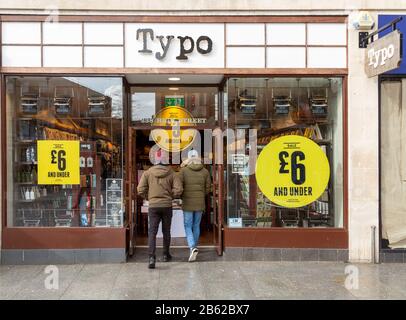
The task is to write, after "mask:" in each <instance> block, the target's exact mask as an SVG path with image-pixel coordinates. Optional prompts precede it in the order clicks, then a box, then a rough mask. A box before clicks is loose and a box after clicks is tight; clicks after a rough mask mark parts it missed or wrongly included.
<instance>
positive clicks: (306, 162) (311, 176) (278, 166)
mask: <svg viewBox="0 0 406 320" xmlns="http://www.w3.org/2000/svg"><path fill="white" fill-rule="evenodd" d="M255 175H256V179H257V183H258V186H259V188H260V189H261V191H262V193H263V194H264V195H265V196H266V197H267V198H268V199H269V200H270V201H272V202H274V203H275V204H277V205H279V206H283V207H288V208H297V207H303V206H305V205H307V204H309V203H312V202H313V201H315V200H317V199H318V198H319V197H320V196H321V195H322V193H323V192H324V191H325V189H326V187H327V184H328V181H329V179H330V165H329V162H328V159H327V156H326V154H325V152H324V151H323V150H322V148H321V147H320V146H319V145H317V144H316V143H315V142H313V141H312V140H310V139H308V138H305V137H302V136H296V135H289V136H283V137H280V138H276V139H275V140H272V141H271V142H270V143H269V144H268V145H266V146H265V148H264V149H263V150H262V151H261V153H260V154H259V156H258V159H257V164H256V171H255Z"/></svg>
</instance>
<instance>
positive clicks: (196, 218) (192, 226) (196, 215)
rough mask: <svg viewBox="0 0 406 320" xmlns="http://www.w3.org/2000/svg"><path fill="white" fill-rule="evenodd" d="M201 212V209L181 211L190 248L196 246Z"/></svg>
mask: <svg viewBox="0 0 406 320" xmlns="http://www.w3.org/2000/svg"><path fill="white" fill-rule="evenodd" d="M202 213H203V212H202V211H183V218H184V219H183V224H184V226H185V233H186V239H187V244H188V246H189V248H190V249H192V248H196V247H197V244H198V242H199V236H200V221H201V220H202Z"/></svg>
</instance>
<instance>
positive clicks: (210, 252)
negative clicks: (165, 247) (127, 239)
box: [128, 247, 223, 262]
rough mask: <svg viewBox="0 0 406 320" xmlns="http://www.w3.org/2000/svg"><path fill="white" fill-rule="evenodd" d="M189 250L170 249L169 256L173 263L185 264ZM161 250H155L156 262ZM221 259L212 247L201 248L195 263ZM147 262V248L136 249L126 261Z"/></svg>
mask: <svg viewBox="0 0 406 320" xmlns="http://www.w3.org/2000/svg"><path fill="white" fill-rule="evenodd" d="M189 253H190V251H189V248H187V247H186V248H179V247H174V248H171V255H172V258H173V262H187V261H188V259H189ZM161 256H162V248H157V249H156V258H157V261H159V260H160V259H161ZM221 260H223V257H221V256H218V255H217V252H216V249H215V248H213V247H201V248H199V254H198V255H197V261H199V262H203V261H205V262H207V261H221ZM147 261H148V248H146V247H137V248H136V249H135V253H134V255H133V256H132V257H130V258H129V259H128V262H147Z"/></svg>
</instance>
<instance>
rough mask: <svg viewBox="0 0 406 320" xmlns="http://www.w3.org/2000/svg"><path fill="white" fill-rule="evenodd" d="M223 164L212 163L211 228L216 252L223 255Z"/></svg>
mask: <svg viewBox="0 0 406 320" xmlns="http://www.w3.org/2000/svg"><path fill="white" fill-rule="evenodd" d="M223 180H224V178H223V165H219V164H213V228H214V244H215V247H216V251H217V254H218V255H219V256H221V255H223V193H224V189H223V185H224V181H223Z"/></svg>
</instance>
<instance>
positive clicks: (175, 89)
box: [169, 88, 179, 91]
mask: <svg viewBox="0 0 406 320" xmlns="http://www.w3.org/2000/svg"><path fill="white" fill-rule="evenodd" d="M169 90H172V91H177V90H179V88H169Z"/></svg>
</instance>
